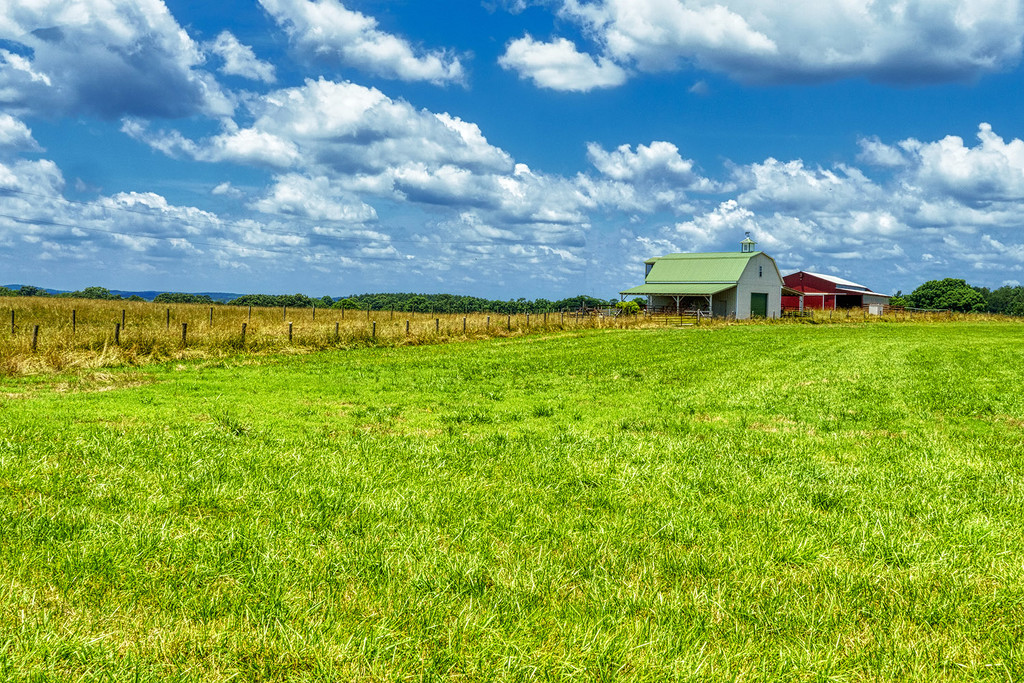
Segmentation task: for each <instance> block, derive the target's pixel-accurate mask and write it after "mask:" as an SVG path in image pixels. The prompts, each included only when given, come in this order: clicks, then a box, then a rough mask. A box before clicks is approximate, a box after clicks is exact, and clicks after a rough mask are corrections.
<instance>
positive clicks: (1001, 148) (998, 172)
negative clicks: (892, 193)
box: [900, 123, 1024, 206]
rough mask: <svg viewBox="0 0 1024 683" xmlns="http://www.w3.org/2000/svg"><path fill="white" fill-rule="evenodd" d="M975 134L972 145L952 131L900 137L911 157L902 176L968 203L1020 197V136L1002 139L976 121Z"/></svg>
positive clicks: (1023, 152)
mask: <svg viewBox="0 0 1024 683" xmlns="http://www.w3.org/2000/svg"><path fill="white" fill-rule="evenodd" d="M978 140H979V144H978V145H977V146H976V147H966V146H964V141H963V139H962V138H960V137H957V136H955V135H949V136H946V137H945V138H943V139H942V140H939V141H936V142H930V143H923V142H919V141H918V140H914V139H908V140H904V141H903V142H901V143H900V148H901V149H902V150H903V151H904V152H905V153H906V154H907V155H908V156H909V157H910V159H911V161H910V163H911V167H910V170H909V173H908V174H907V176H906V177H907V178H908V180H911V181H913V182H914V183H915V184H916V185H917V186H918V187H920V188H921V189H922V190H923V191H924V192H926V193H928V194H932V195H944V196H948V197H952V198H955V199H957V200H960V201H962V202H964V203H965V204H968V205H970V206H977V205H979V204H982V203H988V202H1007V201H1012V202H1019V201H1022V200H1024V141H1021V140H1019V139H1015V140H1011V141H1010V142H1005V141H1004V140H1003V138H1001V137H999V136H998V135H996V134H995V133H993V132H992V127H991V126H990V125H989V124H987V123H982V124H981V125H980V126H979V127H978Z"/></svg>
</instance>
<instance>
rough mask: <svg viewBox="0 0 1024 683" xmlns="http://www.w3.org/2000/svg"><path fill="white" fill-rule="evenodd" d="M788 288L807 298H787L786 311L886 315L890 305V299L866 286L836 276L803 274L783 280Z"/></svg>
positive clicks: (796, 274)
mask: <svg viewBox="0 0 1024 683" xmlns="http://www.w3.org/2000/svg"><path fill="white" fill-rule="evenodd" d="M782 279H783V281H784V282H785V283H786V286H787V287H789V288H790V289H795V290H797V291H799V292H803V296H802V297H799V296H783V297H782V309H783V310H784V311H798V310H801V303H800V299H801V298H802V299H803V308H804V309H810V308H816V309H819V310H834V309H838V308H867V309H868V311H869V312H871V313H879V314H880V313H882V312H883V311H884V310H885V307H886V306H888V305H889V298H890V297H889V296H888V295H886V294H879V293H878V292H873V291H871V290H870V289H868V288H867V287H865V286H864V285H859V284H857V283H856V282H850V281H849V280H844V279H843V278H841V277H836V276H834V275H822V274H821V273H808V272H805V271H802V270H801V271H799V272H796V273H792V274H791V275H787V276H786V277H784V278H782Z"/></svg>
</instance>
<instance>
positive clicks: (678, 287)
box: [619, 235, 799, 319]
mask: <svg viewBox="0 0 1024 683" xmlns="http://www.w3.org/2000/svg"><path fill="white" fill-rule="evenodd" d="M755 244H756V243H755V242H754V241H753V240H751V239H750V236H749V235H748V236H747V238H746V239H744V240H743V241H742V242H741V243H740V245H741V249H740V251H738V252H711V253H703V254H667V255H666V256H659V257H655V258H651V259H648V260H646V261H644V263H645V264H646V266H647V272H646V277H645V278H644V284H642V285H640V286H639V287H633V288H631V289H626V290H623V291H622V292H619V294H620V296H622V297H623V298H625V297H627V296H637V295H640V296H646V297H647V308H648V310H649V311H661V312H667V313H684V312H691V313H692V312H696V311H700V312H701V313H703V314H704V315H712V316H715V317H731V318H736V319H746V318H751V317H762V318H778V317H779V316H781V315H782V292H783V289H784V288H785V289H786V290H787V294H789V293H794V294H799V292H791V291H789V288H788V287H786V286H785V283H784V282H783V280H782V275H781V274H780V273H779V269H778V266H776V265H775V260H774V259H773V258H772V257H771V256H768V254H765V253H764V252H763V251H755V250H754V245H755Z"/></svg>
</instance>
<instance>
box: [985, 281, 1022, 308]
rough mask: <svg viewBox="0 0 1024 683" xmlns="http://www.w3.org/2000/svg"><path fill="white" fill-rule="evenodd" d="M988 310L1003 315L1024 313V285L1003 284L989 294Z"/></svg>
mask: <svg viewBox="0 0 1024 683" xmlns="http://www.w3.org/2000/svg"><path fill="white" fill-rule="evenodd" d="M987 298H988V310H989V311H990V312H991V313H1001V314H1003V315H1024V287H1021V286H1020V285H1017V286H1015V287H1011V286H1010V285H1003V286H1002V287H1000V288H999V289H994V290H992V291H991V292H990V293H989V295H988V297H987Z"/></svg>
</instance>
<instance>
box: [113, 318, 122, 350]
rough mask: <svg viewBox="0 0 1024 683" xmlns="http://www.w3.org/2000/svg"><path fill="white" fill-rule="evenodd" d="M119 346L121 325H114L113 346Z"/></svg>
mask: <svg viewBox="0 0 1024 683" xmlns="http://www.w3.org/2000/svg"><path fill="white" fill-rule="evenodd" d="M120 345H121V324H120V323H114V346H120Z"/></svg>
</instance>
